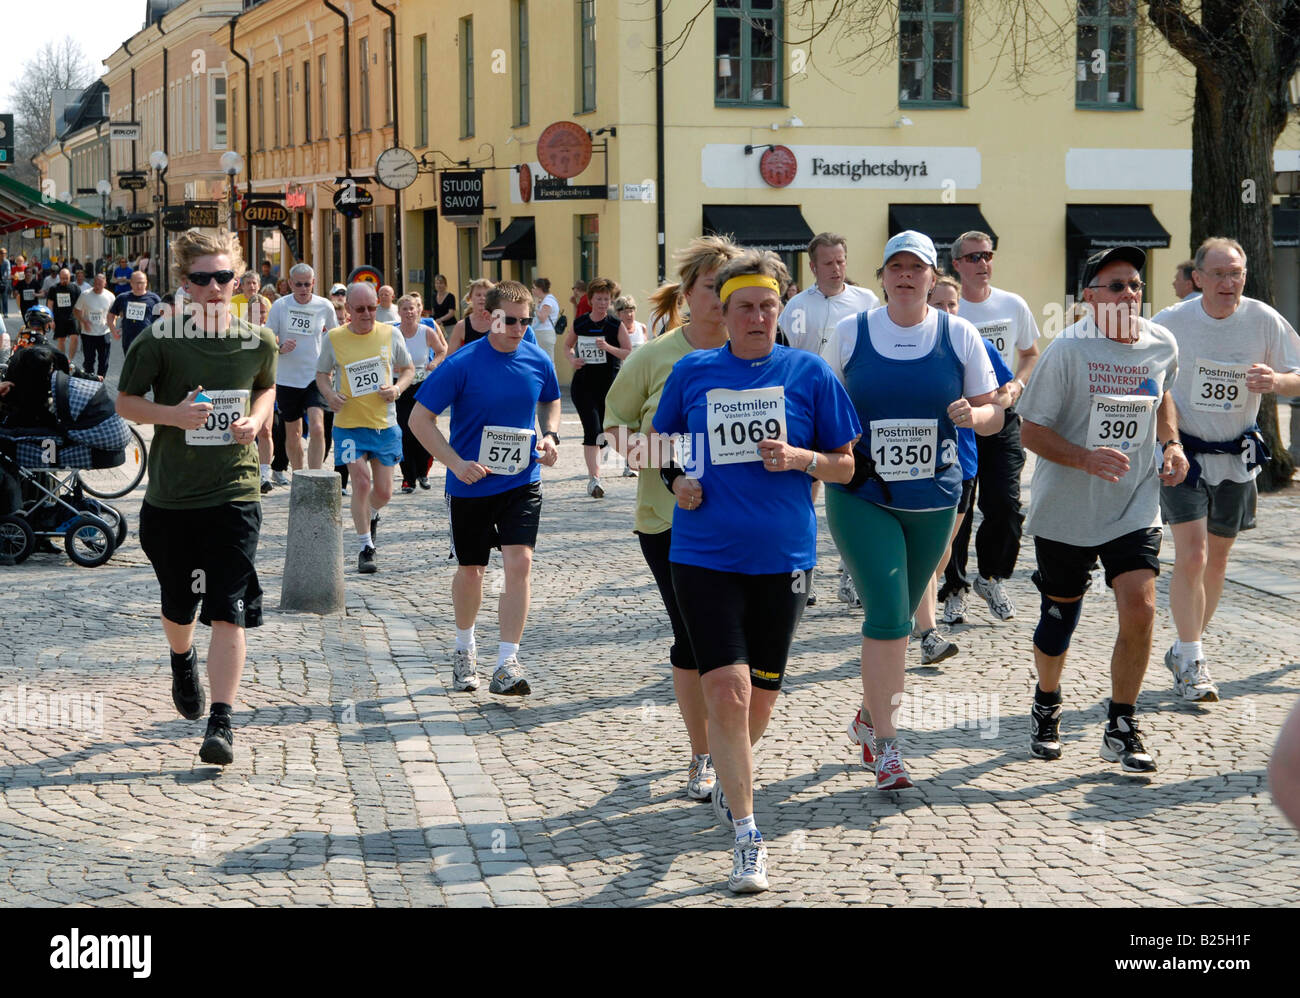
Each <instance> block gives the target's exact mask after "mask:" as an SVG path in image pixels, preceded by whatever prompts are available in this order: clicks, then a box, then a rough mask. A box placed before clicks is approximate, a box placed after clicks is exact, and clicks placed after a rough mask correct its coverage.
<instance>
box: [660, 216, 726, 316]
mask: <svg viewBox="0 0 1300 998" xmlns="http://www.w3.org/2000/svg"><path fill="white" fill-rule="evenodd" d="M740 251H741V250H740V247H739V246H737V245H736V244H735V243H733V242H732V241H731V240H730V239H728V238H727V237H726V236H696V237H695V238H694V239H692V240H691V241H690V242H689V243H688V244H687V246H686V248H685V249H684V250H680V251H678V253H677V254H676V256H675V257H674V262H675V263H676V264H677V276H678V278H679V280H678V281H676V282H674V283H669V284H665V285H663V286H662V287H660V288H659V289H658V290H657V291H655V292H654V293H653V294H651V295H650V325H651V326H654V325H655V323H657V322H658V321H659V319H660V317H662V318H663V319H664V329H665V330H669V329H675V328H677V327H678V326H680V325H681V324H682V296H683V295H685V294H686V292H687V291H690V290H691V288H693V287H695V282H696V281H698V280H699V279H700V277H701V276H703V275H704V274H707V273H709V272H710V271H714V270H717V269H718V268H719V267H721V266H722V265H723V264H725V263H726V262H727V261H728V260H732V259H735V257H736V256H737V255H739V253H740Z"/></svg>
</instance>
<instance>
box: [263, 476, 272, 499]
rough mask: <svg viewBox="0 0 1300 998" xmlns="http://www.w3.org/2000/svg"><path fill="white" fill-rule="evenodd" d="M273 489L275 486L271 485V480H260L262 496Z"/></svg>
mask: <svg viewBox="0 0 1300 998" xmlns="http://www.w3.org/2000/svg"><path fill="white" fill-rule="evenodd" d="M273 488H275V486H274V485H273V484H271V479H269V478H263V479H262V495H266V494H267V493H268V492H270V491H271V490H272V489H273Z"/></svg>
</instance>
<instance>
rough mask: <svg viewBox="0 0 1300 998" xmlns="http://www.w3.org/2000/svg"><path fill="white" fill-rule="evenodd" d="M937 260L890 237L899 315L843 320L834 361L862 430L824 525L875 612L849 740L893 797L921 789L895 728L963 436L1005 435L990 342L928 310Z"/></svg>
mask: <svg viewBox="0 0 1300 998" xmlns="http://www.w3.org/2000/svg"><path fill="white" fill-rule="evenodd" d="M936 257H937V254H936V253H935V249H934V243H933V242H931V241H930V237H929V236H926V235H924V234H922V233H920V232H911V231H907V232H900V233H899V234H898V235H896V236H894V237H893V238H892V239H890V240H889V242H888V243H887V244H886V245H885V256H884V263H883V265H882V266H881V269H880V271H879V272H878V276H880V277H881V278H882V286H883V288H884V290H885V300H886V301H887V302H888V305H886V306H885V307H884V308H877V309H873V310H871V311H870V312H863V313H861V314H859V315H856V316H851V317H849V318H847V319H844V320H843V321H842V322H841V323H840V324H839V325H838V326H837V327H836V329H835V333H834V335H833V336H832V337H831V340H830V342H829V343H827V345H826V352H825V354H823V356H825V358H826V360H827V362H828V363H829V364H830V366H831V369H832V370H833V371H834V372H835V373H836V375H837V376H838V377H839V378H840V380H841V381H842V382H843V383H844V387H845V388H847V389H848V392H849V397H850V398H851V399H852V400H853V405H854V408H855V409H856V410H857V413H858V419H859V420H860V421H861V423H862V439H861V440H859V441H858V443H857V445H856V446H855V448H854V458H855V462H856V471H855V474H854V476H853V479H852V480H851V481H850V482H849V483H848V484H847V485H832V486H831V487H830V488H828V489H827V492H826V520H827V523H828V524H829V525H830V528H831V534H832V535H833V536H834V538H835V544H836V546H837V547H838V548H839V550H840V553H841V554H842V555H843V557H844V564H845V566H846V567H847V569H848V570H849V573H850V574H851V575H852V577H853V581H854V583H855V584H856V586H857V589H858V592H859V593H861V594H862V604H863V607H864V613H865V620H864V622H863V624H862V635H863V638H862V690H863V700H862V708H861V710H859V712H858V714H857V716H856V717H854V719H853V721H852V722H851V723H850V725H849V734H850V737H852V738H853V739H854V740H855V741H857V742H858V743H859V744H861V746H862V762H863V765H872V764H874V766H875V771H876V786H877V787H878V788H880V789H882V790H897V789H901V788H903V787H910V786H911V785H912V781H911V779H910V778H909V777H908V775H907V770H906V769H905V768H904V766H903V760H902V754H901V751H900V748H899V745H898V735H897V731H896V729H895V724H894V721H895V718H896V717H906V716H907V711H906V707H907V701H906V699H902V700H900V699H899V698H900V697H901V696H902V694H903V673H904V660H905V656H906V653H907V636H908V634H909V633H911V630H912V616H913V615H914V614H915V613H916V608H917V605H918V604H919V603H920V601H921V596H922V594H923V593H924V591H925V588H926V586H927V585H929V582H930V578H931V576H932V575H933V574H934V569H935V566H936V565H938V563H939V558H940V556H941V555H942V554H943V551H944V549H945V548H946V547H947V545H948V538H949V536H950V535H951V533H952V525H953V521H954V520H955V518H956V510H957V503H958V500H959V499H960V498H961V482H962V469H961V463H960V460H959V457H958V442H957V430H958V428H962V427H965V428H969V429H972V430H974V431H975V432H976V433H980V434H985V435H988V434H991V433H996V432H997V431H998V430H999V429H1001V427H1002V409H1001V408H999V407H998V406H997V405H996V404H994V401H993V398H994V396H993V392H994V390H995V389H996V387H997V385H996V381H995V378H994V376H993V368H992V366H991V365H990V364H989V359H988V355H987V354H986V353H985V351H984V347H983V345H982V344H981V342H980V336H979V333H978V332H977V331H976V329H975V327H974V326H972V325H971V324H970V323H969V322H967V321H966V320H965V319H961V318H958V317H957V316H955V315H949V314H948V313H947V312H940V311H937V310H935V309H933V308H931V307H930V306H929V305H928V304H927V303H926V301H927V298H928V296H929V294H930V289H931V288H933V287H934V283H935V281H936V280H937V279H938V275H939V272H938V270H937V269H936V268H935V260H936ZM900 707H901V708H902V710H900V709H899V708H900ZM873 719H874V720H873ZM877 738H878V739H879V745H878V746H877ZM877 749H878V750H877Z"/></svg>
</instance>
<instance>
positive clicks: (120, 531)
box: [101, 503, 128, 551]
mask: <svg viewBox="0 0 1300 998" xmlns="http://www.w3.org/2000/svg"><path fill="white" fill-rule="evenodd" d="M104 512H105V513H109V514H111V515H112V516H115V517H117V522H116V523H114V524H113V528H114V533H113V542H114V543H113V550H114V551H116V550H117V549H118V548H120V547H121V546H122V545H123V544H125V543H126V535H127V533H128V530H127V526H126V514H125V513H123V512H122V511H121V510H120V509H118V508H117V507H116V506H110V505H109V504H108V503H104ZM101 515H102V514H101ZM104 519H105V520H108V519H109V517H108V516H104Z"/></svg>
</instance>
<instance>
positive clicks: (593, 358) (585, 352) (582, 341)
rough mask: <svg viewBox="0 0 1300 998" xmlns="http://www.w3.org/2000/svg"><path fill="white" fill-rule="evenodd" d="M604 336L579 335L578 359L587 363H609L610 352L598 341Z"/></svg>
mask: <svg viewBox="0 0 1300 998" xmlns="http://www.w3.org/2000/svg"><path fill="white" fill-rule="evenodd" d="M604 338H605V337H603V336H579V337H578V359H579V360H581V361H582V362H583V363H585V364H608V363H609V354H607V353H606V352H605V348H604V347H602V346H601V345H600V344H599V343H598V342H597V341H598V340H603V339H604Z"/></svg>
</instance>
